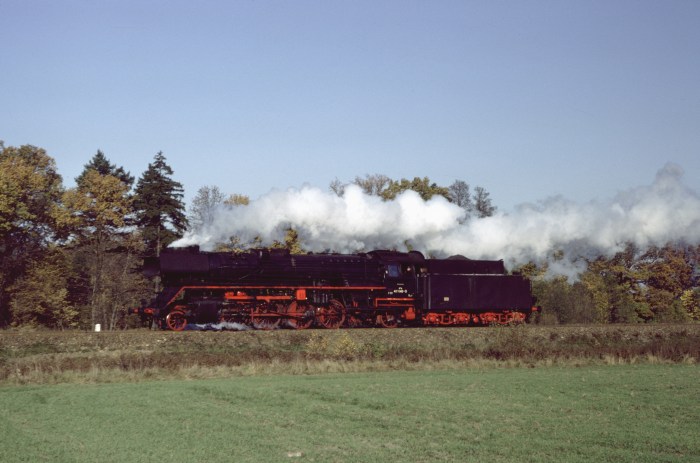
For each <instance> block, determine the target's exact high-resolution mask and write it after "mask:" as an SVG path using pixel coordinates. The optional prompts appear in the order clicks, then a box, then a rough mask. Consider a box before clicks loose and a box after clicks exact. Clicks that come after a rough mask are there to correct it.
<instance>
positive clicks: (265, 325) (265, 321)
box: [250, 304, 281, 330]
mask: <svg viewBox="0 0 700 463" xmlns="http://www.w3.org/2000/svg"><path fill="white" fill-rule="evenodd" d="M279 308H281V306H280V304H275V305H272V306H261V307H257V308H256V309H255V311H254V312H253V313H252V314H250V322H251V324H252V325H253V328H255V329H256V330H274V329H276V328H277V327H278V326H279V325H280V320H281V318H280V316H279V310H277V309H279Z"/></svg>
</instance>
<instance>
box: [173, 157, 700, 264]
mask: <svg viewBox="0 0 700 463" xmlns="http://www.w3.org/2000/svg"><path fill="white" fill-rule="evenodd" d="M682 177H683V170H682V169H681V168H680V167H679V166H677V165H675V164H667V165H666V166H665V167H664V168H662V169H661V170H660V171H659V172H658V173H657V175H656V179H655V180H654V182H653V183H652V184H651V185H648V186H643V187H638V188H634V189H631V190H628V191H625V192H622V193H619V194H618V195H617V196H616V197H615V198H613V199H611V200H608V201H593V202H588V203H584V204H581V203H576V202H572V201H568V200H565V199H563V198H561V197H555V198H550V199H546V200H543V201H540V202H538V203H536V204H522V205H520V206H518V207H517V208H516V209H515V211H513V212H510V213H502V212H499V213H497V214H496V215H494V216H493V217H488V218H483V219H470V220H466V221H465V220H464V211H463V209H461V208H460V207H458V206H456V205H454V204H451V203H450V202H448V201H447V200H445V199H444V198H442V197H434V198H432V199H430V200H428V201H424V200H422V199H421V198H420V196H419V195H418V194H417V193H415V192H413V191H406V192H404V193H403V194H401V195H399V196H398V197H397V198H396V199H395V200H394V201H386V202H385V201H382V200H381V199H380V198H378V197H375V196H368V195H366V194H364V193H363V192H362V191H361V190H360V189H359V188H358V187H357V186H354V185H350V186H348V187H347V188H346V190H345V194H344V196H343V197H338V196H337V195H335V194H334V193H331V192H326V191H323V190H321V189H319V188H314V187H309V186H305V187H302V188H301V189H290V190H287V191H273V192H271V193H269V194H267V195H264V196H262V197H260V198H259V199H257V200H255V201H251V202H250V204H249V205H248V206H237V207H233V208H221V209H220V210H219V211H218V213H217V215H216V218H215V220H214V222H213V223H211V224H210V225H209V226H207V227H205V228H203V229H202V230H199V231H198V232H189V233H187V234H186V235H185V237H184V238H182V239H181V240H178V241H177V242H176V243H174V244H173V246H188V245H194V244H197V245H200V246H201V247H202V249H205V250H206V249H211V248H213V247H214V246H215V245H216V244H217V243H221V242H227V241H228V240H229V238H230V237H231V236H237V237H238V238H240V239H241V240H242V241H243V242H247V241H250V240H252V239H254V238H255V237H259V238H260V239H261V240H262V243H263V245H267V244H271V243H272V242H273V241H275V240H278V241H282V240H284V236H285V232H286V230H287V229H288V228H289V227H293V228H294V229H295V230H296V231H297V232H298V233H299V238H300V240H301V242H302V245H303V247H304V248H305V249H307V250H310V251H316V252H320V251H329V250H330V251H334V252H343V253H345V252H357V251H369V250H372V249H399V250H405V249H407V247H410V248H411V249H415V250H419V251H422V252H423V253H425V254H432V255H437V256H448V255H454V254H462V255H465V256H467V257H470V258H473V259H505V260H506V262H508V264H510V265H517V264H522V263H526V262H528V261H535V262H542V261H545V260H547V259H548V258H550V257H551V255H552V253H553V252H554V251H562V252H563V253H564V256H565V259H563V260H559V261H557V262H553V263H550V269H551V271H552V272H554V273H560V274H565V275H575V274H576V273H577V272H578V271H579V270H581V269H580V268H577V264H576V258H577V257H579V256H584V257H593V256H596V255H601V254H603V255H612V254H614V253H615V252H617V251H620V250H621V249H623V247H624V245H625V243H627V242H632V243H635V244H636V245H638V246H639V247H640V248H646V247H648V246H650V245H663V244H665V243H667V242H669V241H672V242H678V241H680V242H684V243H687V244H697V243H700V197H699V196H698V194H697V193H696V192H695V191H693V190H691V189H690V188H688V187H687V186H685V185H684V184H683V182H682Z"/></svg>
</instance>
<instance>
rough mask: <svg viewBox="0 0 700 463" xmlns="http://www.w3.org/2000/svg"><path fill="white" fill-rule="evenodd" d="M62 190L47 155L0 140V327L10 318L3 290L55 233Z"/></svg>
mask: <svg viewBox="0 0 700 463" xmlns="http://www.w3.org/2000/svg"><path fill="white" fill-rule="evenodd" d="M62 191H63V184H62V179H61V176H60V175H58V172H57V170H56V164H55V161H54V160H53V158H51V157H50V156H48V155H47V154H46V151H44V150H43V149H41V148H37V147H35V146H31V145H24V146H21V147H19V148H14V147H11V146H10V147H5V146H4V145H3V144H2V142H0V326H3V325H7V324H8V323H9V322H10V321H11V319H12V311H11V308H10V301H11V292H10V291H8V289H9V288H11V287H13V284H14V283H15V282H16V281H17V280H18V279H19V278H20V277H22V276H23V275H24V274H25V272H26V271H27V268H28V265H29V263H30V262H33V261H36V259H38V258H39V257H40V255H41V253H42V252H43V251H44V249H45V247H46V244H47V242H48V241H50V240H51V239H52V238H54V237H55V236H56V234H57V227H56V214H57V211H58V208H59V202H60V197H61V194H62ZM15 288H16V287H15Z"/></svg>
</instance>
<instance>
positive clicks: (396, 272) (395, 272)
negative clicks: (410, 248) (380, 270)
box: [386, 264, 401, 278]
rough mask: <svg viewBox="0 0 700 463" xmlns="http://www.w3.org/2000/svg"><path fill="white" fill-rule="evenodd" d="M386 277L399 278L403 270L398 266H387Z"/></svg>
mask: <svg viewBox="0 0 700 463" xmlns="http://www.w3.org/2000/svg"><path fill="white" fill-rule="evenodd" d="M386 276H388V277H389V278H398V277H400V276H401V268H400V267H399V265H398V264H389V265H387V266H386Z"/></svg>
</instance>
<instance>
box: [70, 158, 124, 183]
mask: <svg viewBox="0 0 700 463" xmlns="http://www.w3.org/2000/svg"><path fill="white" fill-rule="evenodd" d="M90 170H95V171H97V173H98V174H100V175H111V176H112V177H117V178H118V179H119V180H121V181H122V183H124V184H125V185H126V186H128V187H129V189H131V186H132V185H133V184H134V176H133V175H131V174H130V173H129V172H127V171H125V170H124V168H123V167H117V166H115V165H114V164H110V162H109V160H108V159H107V157H106V156H105V155H104V153H103V152H102V151H100V150H97V153H96V154H95V155H94V156H93V157H92V159H91V160H90V162H88V163H87V164H85V166H84V169H83V172H82V173H81V174H80V175H79V176H78V177H76V178H75V183H76V184H78V185H79V186H80V185H81V184H82V183H83V182H84V181H85V175H86V174H87V172H88V171H90Z"/></svg>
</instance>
